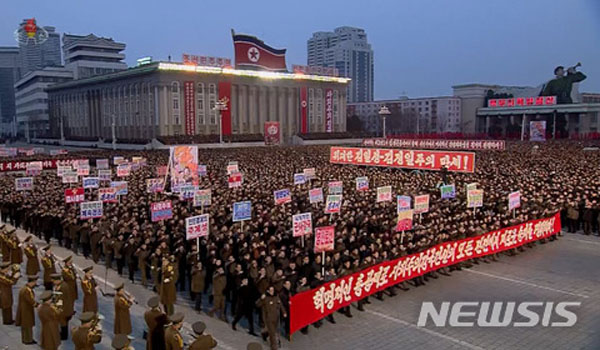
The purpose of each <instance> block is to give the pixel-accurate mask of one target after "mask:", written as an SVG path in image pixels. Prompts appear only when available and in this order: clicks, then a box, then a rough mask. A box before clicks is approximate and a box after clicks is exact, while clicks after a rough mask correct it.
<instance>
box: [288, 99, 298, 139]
mask: <svg viewBox="0 0 600 350" xmlns="http://www.w3.org/2000/svg"><path fill="white" fill-rule="evenodd" d="M287 91H288V95H287V97H288V98H287V116H286V123H287V131H288V140H287V141H288V143H291V138H292V135H294V134H295V133H296V130H298V127H297V125H298V123H297V120H298V116H297V112H298V108H297V106H298V103H297V101H296V97H297V91H298V89H295V88H288V89H287Z"/></svg>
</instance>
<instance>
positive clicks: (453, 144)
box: [362, 138, 506, 151]
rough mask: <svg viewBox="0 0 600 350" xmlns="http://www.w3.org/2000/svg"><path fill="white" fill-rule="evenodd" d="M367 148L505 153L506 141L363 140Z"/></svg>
mask: <svg viewBox="0 0 600 350" xmlns="http://www.w3.org/2000/svg"><path fill="white" fill-rule="evenodd" d="M362 145H363V146H366V147H391V148H421V149H456V150H458V149H460V150H468V151H504V150H505V149H506V142H505V141H504V140H433V139H393V138H392V139H390V138H388V139H381V138H379V139H363V141H362Z"/></svg>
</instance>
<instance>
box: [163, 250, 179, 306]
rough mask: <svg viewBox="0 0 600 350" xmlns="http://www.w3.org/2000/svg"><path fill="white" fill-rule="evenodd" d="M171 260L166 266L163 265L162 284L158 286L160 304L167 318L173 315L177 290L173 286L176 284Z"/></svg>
mask: <svg viewBox="0 0 600 350" xmlns="http://www.w3.org/2000/svg"><path fill="white" fill-rule="evenodd" d="M173 260H174V258H172V259H171V261H170V262H167V263H166V264H165V263H163V270H162V283H161V285H160V302H161V303H162V304H163V306H164V308H165V312H166V313H167V315H169V316H170V315H172V314H173V305H174V304H175V302H176V301H177V289H176V285H175V284H176V282H177V276H176V273H177V272H176V271H175V265H174V263H173Z"/></svg>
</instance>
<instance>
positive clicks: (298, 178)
mask: <svg viewBox="0 0 600 350" xmlns="http://www.w3.org/2000/svg"><path fill="white" fill-rule="evenodd" d="M305 183H306V176H304V173H297V174H294V185H304V184H305Z"/></svg>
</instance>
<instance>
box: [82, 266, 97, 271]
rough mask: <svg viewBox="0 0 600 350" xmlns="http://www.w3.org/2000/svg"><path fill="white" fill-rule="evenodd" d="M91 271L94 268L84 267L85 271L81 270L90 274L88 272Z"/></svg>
mask: <svg viewBox="0 0 600 350" xmlns="http://www.w3.org/2000/svg"><path fill="white" fill-rule="evenodd" d="M92 269H94V266H93V265H90V266H88V267H86V268H85V269H83V272H90V271H92Z"/></svg>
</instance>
